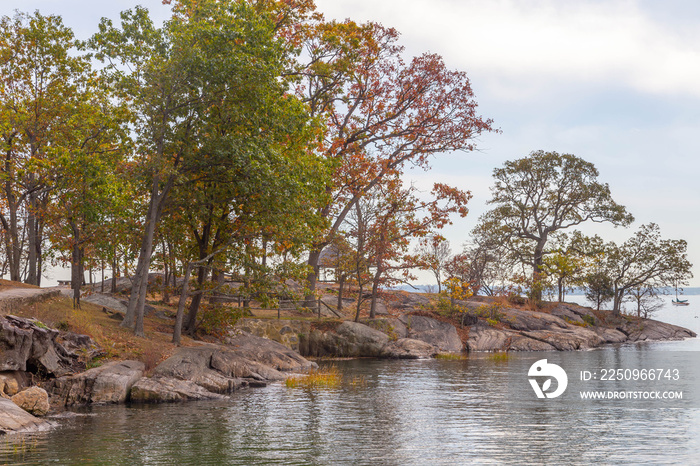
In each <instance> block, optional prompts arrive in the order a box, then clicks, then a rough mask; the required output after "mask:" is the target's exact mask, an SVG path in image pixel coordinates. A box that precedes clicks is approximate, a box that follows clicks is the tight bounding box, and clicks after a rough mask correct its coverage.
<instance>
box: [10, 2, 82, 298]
mask: <svg viewBox="0 0 700 466" xmlns="http://www.w3.org/2000/svg"><path fill="white" fill-rule="evenodd" d="M76 45H77V41H76V39H75V37H74V35H73V32H72V31H71V30H70V29H69V28H67V27H65V26H64V25H63V23H62V21H61V18H60V17H58V16H43V15H42V14H40V13H39V12H36V13H34V14H32V15H30V14H26V13H17V14H16V15H15V16H14V17H13V18H9V17H7V16H4V17H2V18H1V19H0V76H1V77H0V137H1V139H0V144H1V145H2V153H3V156H4V159H3V164H2V185H3V186H2V204H3V206H2V213H1V214H0V223H1V224H2V229H3V230H4V239H5V250H6V254H7V260H8V265H9V270H10V278H11V279H12V280H16V281H17V280H20V278H21V271H22V269H23V264H22V263H21V262H22V260H23V255H24V247H23V244H24V243H23V241H22V238H21V235H22V230H23V229H26V236H27V237H26V248H27V250H26V282H27V283H31V284H34V285H39V284H40V280H41V271H42V258H43V255H44V254H43V253H42V245H43V243H44V230H45V228H44V222H43V217H42V212H43V211H44V210H45V208H46V207H47V204H48V202H49V198H48V196H49V192H50V190H51V189H52V188H53V183H54V178H55V175H56V173H55V170H54V168H55V165H56V158H54V154H55V153H56V152H61V151H63V150H68V149H69V148H67V147H66V145H67V144H70V143H73V142H74V141H73V140H71V141H67V140H66V139H64V135H65V134H66V133H67V132H69V131H71V128H72V125H74V124H75V123H76V122H79V121H80V116H79V113H80V109H79V107H80V104H79V100H80V95H81V93H82V91H83V89H84V88H85V87H86V86H89V85H90V79H91V76H90V61H89V60H88V58H87V57H86V56H85V55H83V54H80V53H77V52H76V49H75V48H76ZM23 216H24V217H25V218H26V223H24V222H23V218H22V217H23Z"/></svg>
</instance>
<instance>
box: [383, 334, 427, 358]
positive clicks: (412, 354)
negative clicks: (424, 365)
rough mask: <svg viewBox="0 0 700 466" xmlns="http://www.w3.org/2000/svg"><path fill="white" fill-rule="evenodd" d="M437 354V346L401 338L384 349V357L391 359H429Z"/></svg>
mask: <svg viewBox="0 0 700 466" xmlns="http://www.w3.org/2000/svg"><path fill="white" fill-rule="evenodd" d="M437 353H438V350H437V348H436V347H435V346H433V345H431V344H430V343H426V342H424V341H421V340H414V339H413V338H399V339H398V340H396V341H392V342H389V343H388V344H387V345H386V346H384V348H382V357H385V358H389V359H427V358H432V357H433V356H435V355H436V354H437Z"/></svg>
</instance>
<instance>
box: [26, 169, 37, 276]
mask: <svg viewBox="0 0 700 466" xmlns="http://www.w3.org/2000/svg"><path fill="white" fill-rule="evenodd" d="M32 179H33V175H30V180H32ZM28 204H29V206H28V208H27V243H28V244H27V279H26V280H25V283H29V284H30V285H36V282H37V279H36V264H37V255H36V251H37V244H36V243H37V234H36V233H37V228H36V226H37V225H36V220H37V219H36V208H37V205H36V194H34V193H31V194H30V195H29V199H28Z"/></svg>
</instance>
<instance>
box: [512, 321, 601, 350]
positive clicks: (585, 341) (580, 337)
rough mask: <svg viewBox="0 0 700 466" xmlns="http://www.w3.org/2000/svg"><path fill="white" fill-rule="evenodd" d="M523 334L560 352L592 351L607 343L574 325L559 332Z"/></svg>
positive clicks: (547, 331) (593, 333)
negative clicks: (591, 349)
mask: <svg viewBox="0 0 700 466" xmlns="http://www.w3.org/2000/svg"><path fill="white" fill-rule="evenodd" d="M522 334H523V335H524V336H526V337H529V338H532V339H533V340H539V341H542V342H545V343H548V344H550V345H552V346H554V347H555V348H556V349H557V350H559V351H574V350H582V349H590V348H595V347H598V346H600V345H603V344H604V343H605V340H604V339H603V338H601V337H600V336H599V335H598V334H597V333H595V332H594V331H592V330H588V329H587V328H583V327H578V326H574V325H572V326H570V327H568V328H564V329H559V330H557V331H549V330H533V331H530V332H522Z"/></svg>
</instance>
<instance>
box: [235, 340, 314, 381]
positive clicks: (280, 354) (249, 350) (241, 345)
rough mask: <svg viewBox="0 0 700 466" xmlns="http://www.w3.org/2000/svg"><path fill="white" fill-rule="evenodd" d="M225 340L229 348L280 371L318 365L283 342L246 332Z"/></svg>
mask: <svg viewBox="0 0 700 466" xmlns="http://www.w3.org/2000/svg"><path fill="white" fill-rule="evenodd" d="M225 341H226V346H228V348H227V349H228V350H230V351H234V352H235V353H237V354H238V355H240V356H241V357H243V358H245V359H247V360H249V361H255V362H259V363H260V364H264V365H266V366H269V367H271V368H272V369H275V370H278V371H282V372H287V371H295V372H298V371H305V370H309V369H314V368H316V367H318V365H317V364H316V363H315V362H311V361H309V360H307V359H305V358H304V357H302V356H301V355H300V354H299V353H297V352H296V351H293V350H291V349H289V348H287V347H286V346H284V345H283V344H281V343H278V342H276V341H272V340H268V339H266V338H261V337H256V336H255V335H250V334H247V333H245V332H241V333H239V334H237V335H233V336H230V337H227V338H226V340H225Z"/></svg>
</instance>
